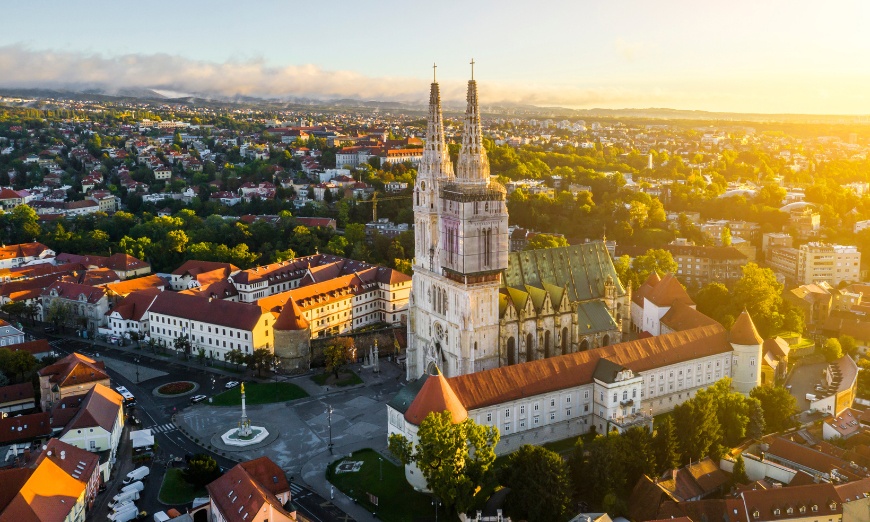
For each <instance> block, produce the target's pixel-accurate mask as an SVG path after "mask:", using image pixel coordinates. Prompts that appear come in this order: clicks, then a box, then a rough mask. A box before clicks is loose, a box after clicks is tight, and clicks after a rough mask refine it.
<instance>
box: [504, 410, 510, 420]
mask: <svg viewBox="0 0 870 522" xmlns="http://www.w3.org/2000/svg"><path fill="white" fill-rule="evenodd" d="M510 416H511V410H510V408H505V410H504V417H505V418H506V419H509V418H510Z"/></svg>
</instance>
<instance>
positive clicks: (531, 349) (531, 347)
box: [526, 334, 535, 362]
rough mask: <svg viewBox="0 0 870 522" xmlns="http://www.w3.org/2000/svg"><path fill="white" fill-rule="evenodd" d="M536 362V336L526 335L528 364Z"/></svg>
mask: <svg viewBox="0 0 870 522" xmlns="http://www.w3.org/2000/svg"><path fill="white" fill-rule="evenodd" d="M534 360H535V336H534V335H532V334H528V335H526V362H528V361H534Z"/></svg>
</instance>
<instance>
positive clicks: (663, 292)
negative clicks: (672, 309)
mask: <svg viewBox="0 0 870 522" xmlns="http://www.w3.org/2000/svg"><path fill="white" fill-rule="evenodd" d="M645 297H646V298H647V299H649V301H650V302H651V303H653V304H654V305H656V306H673V305H674V303H683V304H686V305H690V306H691V305H694V304H695V303H694V302H693V301H692V298H691V297H689V294H688V293H687V292H686V289H685V288H683V285H681V284H680V282H679V281H677V278H676V277H674V274H667V275H666V276H665V277H663V278H662V280H661V281H659V282H658V284H656V285H655V286H654V287H653V288H652V290H651V291H650V292H649V294H648V295H646V296H645Z"/></svg>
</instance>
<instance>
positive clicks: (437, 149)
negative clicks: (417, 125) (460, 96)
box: [420, 64, 453, 178]
mask: <svg viewBox="0 0 870 522" xmlns="http://www.w3.org/2000/svg"><path fill="white" fill-rule="evenodd" d="M435 67H436V66H435V65H434V64H433V65H432V86H431V89H430V91H429V119H428V125H427V127H426V146H425V147H424V149H423V161H422V162H421V164H420V174H421V175H424V176H425V175H427V174H428V175H429V176H431V177H433V178H443V177H447V178H452V177H453V163H452V162H451V161H450V154H449V152H448V150H447V144H446V143H445V140H444V118H443V117H442V115H441V91H440V89H439V87H438V82H437V81H435Z"/></svg>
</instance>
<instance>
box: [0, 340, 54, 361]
mask: <svg viewBox="0 0 870 522" xmlns="http://www.w3.org/2000/svg"><path fill="white" fill-rule="evenodd" d="M6 348H8V349H9V351H11V352H17V351H19V350H21V351H24V352H27V353H29V354H30V355H32V356H34V357H36V356H39V355H44V354H48V353H51V346H50V345H49V344H48V339H34V340H33V341H24V342H23V343H18V344H10V345H9V346H7V347H6Z"/></svg>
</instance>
